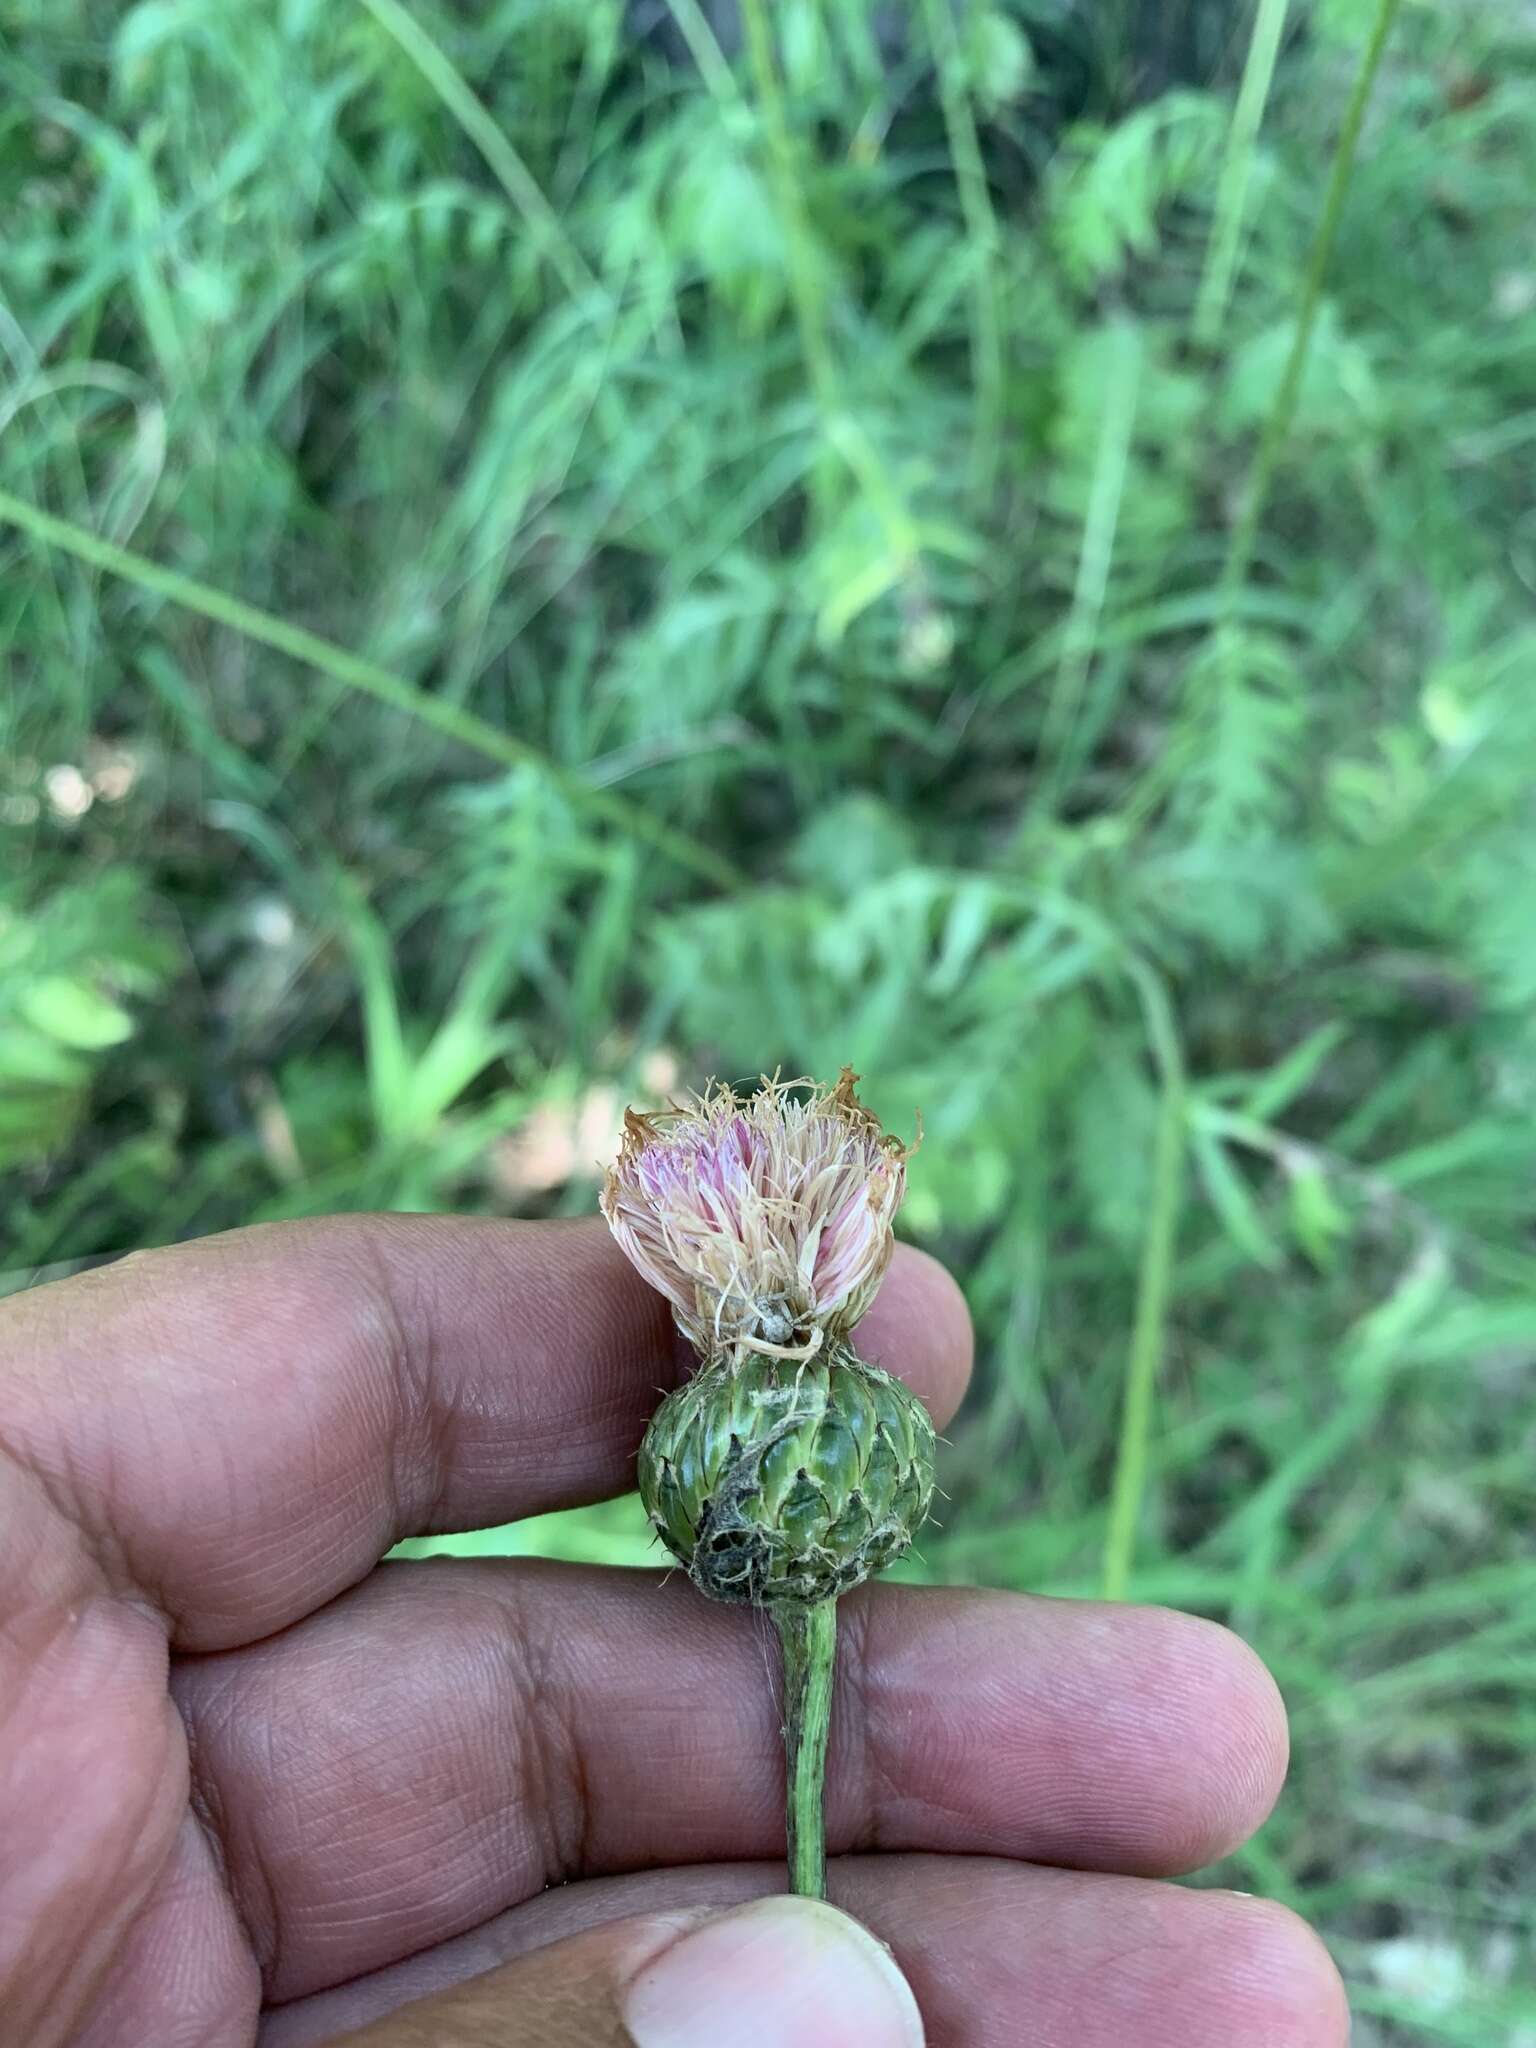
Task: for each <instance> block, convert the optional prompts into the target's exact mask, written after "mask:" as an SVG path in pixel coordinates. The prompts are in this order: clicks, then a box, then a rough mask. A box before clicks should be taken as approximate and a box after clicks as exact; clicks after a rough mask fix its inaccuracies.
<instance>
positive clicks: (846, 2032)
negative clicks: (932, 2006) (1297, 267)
mask: <svg viewBox="0 0 1536 2048" xmlns="http://www.w3.org/2000/svg"><path fill="white" fill-rule="evenodd" d="M850 2041H857V2042H858V2043H859V2048H923V2022H922V2019H921V2017H920V2016H919V2013H918V2010H917V2001H916V2000H915V1999H914V1998H913V1996H912V1993H911V1990H910V1988H909V1987H908V1985H907V1981H906V1979H905V1978H904V1977H903V1976H902V1974H901V1972H900V1971H899V1970H898V1969H897V1967H896V1965H895V1963H894V1962H893V1961H892V1959H891V1956H890V1953H889V1951H888V1950H886V1949H885V1948H883V1947H882V1946H881V1944H880V1943H879V1942H878V1941H876V1939H875V1937H874V1936H873V1935H872V1934H870V1933H868V1932H866V1930H865V1929H864V1928H862V1927H861V1926H860V1925H859V1924H858V1922H857V1921H856V1920H850V1919H849V1918H848V1916H847V1914H845V1913H839V1912H838V1911H837V1909H836V1908H835V1907H833V1906H827V1905H823V1904H822V1903H820V1902H819V1901H818V1900H814V1899H798V1898H785V1897H778V1898H768V1899H756V1900H754V1901H753V1903H752V1904H751V1905H748V1906H738V1907H736V1908H735V1909H734V1910H733V1911H731V1912H728V1913H716V1914H700V1913H648V1914H644V1915H642V1916H639V1917H637V1918H635V1919H632V1920H616V1921H614V1922H613V1923H612V1924H611V1925H609V1926H607V1927H597V1928H593V1929H591V1930H590V1931H589V1932H587V1933H585V1934H577V1935H572V1936H571V1937H570V1938H569V1939H568V1940H565V1941H558V1942H554V1943H552V1944H551V1945H550V1946H549V1947H548V1948H541V1949H536V1950H534V1951H533V1953H532V1954H530V1955H526V1956H523V1957H520V1958H519V1960H518V1961H516V1962H514V1963H508V1964H506V1965H505V1966H504V1967H503V1968H501V1969H499V1970H491V1971H489V1972H487V1973H486V1974H485V1975H484V1976H481V1977H472V1978H470V1979H468V1980H467V1981H466V1982H465V1983H463V1984H457V1985H455V1986H454V1987H453V1989H452V1990H450V1991H442V1992H439V1993H437V1994H436V1995H435V1996H434V1997H432V1998H425V1999H422V2000H421V2001H420V2002H419V2003H418V2004H415V2005H408V2006H403V2007H401V2009H400V2010H399V2011H398V2012H393V2013H390V2014H389V2015H388V2016H387V2017H386V2018H384V2019H381V2020H376V2021H375V2022H374V2023H373V2025H371V2026H368V2027H364V2028H363V2029H362V2030H361V2032H359V2033H353V2034H347V2035H346V2036H344V2037H343V2040H342V2041H338V2042H337V2043H336V2044H335V2048H722V2044H724V2043H729V2044H730V2048H847V2044H848V2043H849V2042H850Z"/></svg>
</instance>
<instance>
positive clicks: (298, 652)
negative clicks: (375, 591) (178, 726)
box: [0, 491, 747, 889]
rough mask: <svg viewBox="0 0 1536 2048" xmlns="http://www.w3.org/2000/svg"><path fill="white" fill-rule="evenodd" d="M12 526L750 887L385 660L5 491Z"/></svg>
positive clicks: (682, 861) (0, 520)
mask: <svg viewBox="0 0 1536 2048" xmlns="http://www.w3.org/2000/svg"><path fill="white" fill-rule="evenodd" d="M6 526H14V527H16V528H18V529H19V530H20V531H21V532H22V533H24V534H27V535H28V536H29V537H30V538H31V539H33V540H37V541H41V542H42V543H43V545H44V546H45V547H50V548H60V549H62V550H63V552H64V553H65V554H67V555H73V556H74V557H75V559H76V560H77V561H81V562H85V563H88V564H89V566H90V567H91V568H93V569H102V570H104V571H105V572H106V573H107V575H109V576H118V577H121V578H122V580H123V581H124V582H125V583H131V584H132V585H133V586H134V588H135V589H138V590H147V591H150V592H152V593H153V595H154V596H156V597H163V598H166V599H168V600H169V602H170V603H172V604H175V605H180V606H181V607H182V608H183V609H184V610H186V611H189V612H195V613H196V614H197V615H198V617H199V618H204V619H210V620H211V621H212V622H213V623H214V625H216V626H227V627H228V628H229V629H230V631H231V632H233V633H240V634H243V635H244V637H245V638H246V639H247V640H255V641H257V642H258V643H259V644H260V645H261V646H263V647H271V648H275V649H276V651H277V652H278V653H279V654H285V655H287V656H288V657H289V658H290V659H291V660H293V661H297V662H302V663H303V664H304V666H305V667H307V668H313V669H318V670H319V672H320V673H321V675H326V676H330V677H332V678H333V679H334V680H335V681H336V682H338V683H341V684H343V685H344V686H345V687H346V688H347V689H349V690H358V691H361V692H362V693H363V694H364V695H365V696H369V697H374V698H377V700H378V701H379V703H381V704H388V705H389V706H390V707H391V708H392V709H394V710H396V711H403V712H405V714H406V715H407V716H408V717H410V718H415V719H418V720H419V721H420V722H421V723H422V724H423V725H428V726H431V727H432V728H433V729H434V730H435V731H437V732H440V733H442V734H443V735H444V737H445V738H447V739H450V740H454V741H457V743H458V744H459V745H460V746H462V747H471V748H473V749H474V751H475V752H476V753H480V754H483V755H485V757H486V759H487V760H490V761H498V762H500V763H501V765H502V766H503V767H504V768H531V769H533V770H535V771H536V772H537V773H538V774H539V775H541V776H542V777H543V778H544V780H545V781H546V782H547V783H548V784H549V785H550V787H551V788H552V789H557V790H558V791H559V792H560V794H561V795H562V796H563V797H564V798H565V799H566V801H567V802H568V803H570V804H571V805H573V806H575V807H576V808H578V809H581V810H584V811H585V812H587V814H588V815H589V816H591V817H597V818H601V819H603V820H604V821H605V822H606V823H607V824H610V825H612V826H613V827H614V828H615V829H616V830H618V831H620V832H622V833H624V834H625V835H626V836H627V837H629V838H631V839H638V840H642V841H643V842H644V843H645V844H646V845H648V846H653V847H654V848H655V849H656V851H657V852H658V853H664V854H666V855H667V856H668V857H669V858H670V859H672V860H675V861H676V862H677V864H678V865H679V867H685V868H689V869H691V870H692V872H693V873H694V874H696V875H699V876H701V877H702V878H703V879H704V880H705V881H707V882H713V883H714V884H715V885H716V887H717V888H721V889H742V888H745V887H746V886H747V880H746V877H745V876H744V874H743V873H742V870H741V869H740V868H738V867H737V866H736V864H735V862H734V861H730V860H727V859H726V857H725V855H724V854H720V853H716V852H715V851H714V849H713V848H712V847H709V846H705V845H704V844H702V842H700V841H699V840H696V839H693V838H690V837H689V835H688V834H687V833H685V832H679V831H677V830H676V829H675V828H674V827H673V826H671V825H666V824H663V823H662V821H661V820H660V819H659V818H656V817H653V816H652V815H651V813H650V812H649V811H648V810H646V809H645V808H644V807H643V806H642V805H640V804H637V803H630V802H629V801H627V800H626V799H625V798H624V797H620V796H614V795H613V794H612V793H611V792H610V791H608V790H606V789H596V788H594V787H593V786H592V785H591V784H590V783H588V782H586V781H584V780H583V779H582V777H581V776H579V775H577V774H575V773H573V772H572V771H571V770H570V769H569V768H565V767H562V766H561V764H560V763H559V762H558V761H554V760H551V758H550V757H549V755H547V754H545V753H544V752H543V751H542V750H541V749H540V748H538V747H536V746H534V745H532V744H531V742H530V741H528V740H523V739H518V738H517V736H516V735H515V734H513V733H509V732H503V731H502V730H501V728H500V727H499V726H495V725H490V724H488V723H487V722H486V720H485V719H483V718H477V717H476V715H475V714H474V712H472V711H465V710H463V709H461V707H460V706H459V705H457V704H454V703H452V702H450V701H449V700H448V699H447V698H445V697H435V696H433V695H431V694H430V693H429V692H428V691H426V690H419V689H418V688H417V687H416V685H415V684H414V683H411V682H408V681H407V680H406V678H405V677H404V676H398V675H395V674H394V673H393V672H392V671H391V670H390V669H387V668H381V667H380V666H379V664H378V663H377V662H376V661H365V660H364V659H363V658H362V656H361V655H357V654H352V653H349V652H348V650H347V649H346V648H345V647H337V646H336V645H335V644H334V643H333V642H332V641H329V640H322V639H321V637H320V635H319V634H318V633H311V632H309V631H308V630H307V628H305V627H303V626H294V625H290V624H289V622H288V620H286V619H281V618H277V617H275V616H274V615H273V614H272V613H271V612H264V611H261V610H259V609H258V608H257V606H255V605H253V604H246V603H245V602H244V601H243V600H242V599H241V598H238V597H231V596H230V595H229V593H228V592H227V591H224V590H218V589H216V588H215V587H214V585H212V584H211V583H199V582H198V581H197V579H196V578H195V577H192V576H183V575H182V573H181V571H180V570H179V569H166V568H163V567H162V566H161V565H160V563H158V562H152V561H150V560H148V559H147V558H146V557H145V556H143V555H136V554H133V553H131V552H130V551H129V549H127V548H120V547H118V546H117V544H116V543H115V542H114V541H110V540H103V539H101V537H100V536H99V535H98V534H94V533H91V532H89V531H88V530H87V529H86V528H85V527H83V526H77V525H76V524H75V522H74V521H73V520H71V519H56V518H55V517H54V516H53V514H52V513H51V512H44V511H43V510H41V508H40V507H38V506H36V505H29V504H28V503H27V502H26V500H25V499H23V498H16V497H13V496H12V495H11V493H10V492H9V491H0V528H3V527H6Z"/></svg>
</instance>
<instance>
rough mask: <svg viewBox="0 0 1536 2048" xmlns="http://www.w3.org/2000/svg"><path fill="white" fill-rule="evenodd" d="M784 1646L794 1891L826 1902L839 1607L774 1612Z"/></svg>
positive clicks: (827, 1603)
mask: <svg viewBox="0 0 1536 2048" xmlns="http://www.w3.org/2000/svg"><path fill="white" fill-rule="evenodd" d="M772 1612H773V1619H774V1622H775V1624H776V1626H777V1628H778V1631H779V1641H780V1642H781V1643H782V1644H783V1646H784V1762H785V1767H786V1777H785V1798H784V1811H785V1815H786V1818H787V1820H788V1823H789V1888H790V1890H791V1891H792V1892H797V1893H799V1895H800V1896H801V1897H802V1898H806V1899H824V1898H825V1897H826V1896H827V1836H826V1827H825V1824H824V1821H823V1818H822V1786H823V1783H824V1781H825V1779H826V1774H827V1731H828V1728H829V1727H830V1725H831V1721H832V1669H833V1665H834V1663H835V1662H836V1658H837V1602H836V1601H835V1600H817V1601H814V1602H813V1603H811V1604H810V1605H809V1606H787V1605H786V1606H782V1607H775V1608H774V1609H773V1610H772Z"/></svg>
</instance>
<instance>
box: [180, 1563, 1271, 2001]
mask: <svg viewBox="0 0 1536 2048" xmlns="http://www.w3.org/2000/svg"><path fill="white" fill-rule="evenodd" d="M840 1616H841V1628H840V1634H841V1644H840V1650H839V1658H838V1693H837V1699H836V1703H835V1706H834V1711H833V1739H832V1750H831V1755H830V1759H829V1766H828V1788H827V1828H828V1835H829V1840H830V1844H831V1847H832V1849H833V1850H834V1852H841V1851H846V1850H850V1849H855V1850H857V1849H882V1850H914V1849H917V1850H946V1851H953V1852H956V1853H959V1854H962V1855H978V1854H997V1855H1006V1856H1017V1857H1028V1858H1031V1859H1034V1860H1038V1861H1050V1862H1057V1863H1070V1864H1078V1865H1086V1866H1091V1867H1102V1868H1107V1869H1121V1870H1131V1871H1148V1872H1162V1871H1172V1870H1180V1869H1187V1868H1190V1867H1192V1866H1194V1865H1197V1864H1200V1863H1203V1862H1206V1861H1208V1860H1210V1859H1211V1858H1213V1857H1215V1856H1217V1855H1220V1854H1221V1853H1223V1852H1224V1851H1225V1850H1227V1849H1229V1848H1231V1847H1232V1846H1234V1845H1235V1844H1236V1843H1237V1842H1239V1841H1241V1840H1242V1839H1243V1838H1244V1837H1245V1836H1246V1835H1247V1834H1248V1833H1249V1832H1251V1830H1252V1829H1253V1828H1254V1827H1256V1826H1257V1825H1258V1823H1259V1822H1260V1820H1262V1819H1263V1817H1264V1815H1265V1814H1266V1813H1267V1812H1268V1810H1269V1808H1270V1805H1271V1804H1272V1802H1273V1799H1274V1797H1275V1793H1276V1791H1277V1789H1278V1786H1279V1782H1280V1779H1281V1776H1282V1775H1283V1771H1284V1764H1285V1724H1284V1715H1283V1710H1282V1708H1281V1706H1280V1702H1279V1698H1278V1695H1277V1693H1276V1691H1275V1688H1274V1685H1273V1683H1272V1681H1271V1680H1270V1678H1269V1676H1268V1674H1267V1673H1266V1672H1265V1670H1264V1668H1263V1666H1262V1665H1261V1664H1260V1663H1259V1661H1258V1659H1257V1658H1256V1657H1254V1656H1253V1654H1252V1653H1251V1652H1250V1651H1249V1650H1247V1649H1246V1648H1245V1647H1244V1646H1243V1645H1242V1644H1241V1643H1240V1642H1239V1641H1238V1640H1237V1638H1236V1637H1234V1636H1232V1635H1229V1634H1228V1633H1227V1631H1226V1630H1224V1629H1220V1628H1217V1627H1215V1626H1214V1625H1213V1624H1211V1623H1208V1622H1203V1621H1197V1620H1193V1619H1191V1618H1189V1617H1187V1616H1183V1615H1177V1614H1172V1613H1168V1612H1166V1611H1164V1610H1159V1609H1152V1608H1133V1607H1099V1606H1094V1605H1090V1604H1087V1603H1077V1602H1069V1601H1053V1600H1035V1599H1029V1598H1025V1597H1023V1596H1019V1595H1012V1594H1005V1593H976V1592H951V1591H939V1590H929V1589H920V1588H913V1587H889V1586H884V1587H882V1586H877V1587H873V1588H869V1589H866V1590H865V1591H864V1592H863V1593H861V1594H856V1595H852V1596H850V1597H849V1598H848V1599H847V1600H845V1601H844V1602H843V1603H842V1604H841V1607H840ZM771 1666H772V1652H771V1649H770V1644H769V1631H768V1630H767V1628H766V1625H765V1623H764V1621H763V1619H762V1617H761V1616H756V1615H753V1614H751V1613H748V1612H745V1611H742V1610H735V1609H726V1608H720V1607H715V1606H711V1605H709V1604H708V1603H707V1602H705V1601H702V1600H700V1599H699V1597H698V1595H697V1594H696V1593H695V1592H694V1591H693V1589H692V1587H691V1586H689V1585H688V1584H687V1583H686V1582H685V1581H684V1580H682V1579H681V1578H678V1577H674V1578H673V1579H672V1580H671V1581H670V1582H668V1583H665V1584H659V1583H658V1582H657V1580H656V1579H655V1578H654V1577H653V1576H652V1575H651V1574H649V1573H638V1572H607V1571H599V1570H593V1569H589V1568H576V1567H570V1566H561V1565H552V1564H549V1563H533V1562H527V1563H519V1564H516V1565H509V1564H507V1563H504V1562H498V1561H494V1560H482V1561H473V1562H471V1561H450V1560H446V1559H437V1560H434V1561H431V1562H428V1563H424V1564H404V1565H391V1566H388V1567H386V1568H385V1569H384V1570H383V1571H382V1572H380V1573H378V1574H376V1575H375V1577H374V1578H373V1579H371V1580H370V1581H369V1582H368V1584H367V1585H366V1586H364V1587H362V1588H360V1589H358V1590H357V1591H356V1592H354V1593H351V1594H349V1595H347V1597H346V1598H345V1599H344V1600H341V1601H338V1602H337V1603H336V1604H335V1605H334V1606H333V1607H331V1608H328V1609H327V1610H326V1612H325V1613H323V1614H320V1615H316V1616H314V1617H313V1618H312V1619H311V1620H309V1621H307V1622H305V1623H303V1624H302V1625H301V1626H299V1627H297V1628H295V1629H292V1630H290V1631H289V1632H288V1634H287V1635H285V1636H283V1637H280V1638H277V1639H275V1640H273V1641H271V1642H268V1643H263V1644H258V1645H256V1646H254V1647H253V1648H251V1649H249V1650H245V1651H240V1652H235V1653H231V1654H229V1655H226V1656H222V1657H217V1658H209V1659H194V1660H190V1661H188V1662H187V1663H185V1664H184V1665H182V1666H181V1667H180V1669H179V1671H178V1672H177V1674H176V1680H175V1684H176V1693H177V1702H178V1704H179V1706H180V1707H181V1710H182V1713H183V1716H184V1717H185V1719H186V1721H187V1725H188V1730H189V1734H190V1737H191V1749H192V1755H193V1757H194V1760H195V1764H194V1769H195V1774H196V1784H197V1787H198V1793H197V1796H198V1798H199V1799H200V1801H201V1803H202V1805H203V1807H204V1809H205V1810H206V1812H207V1813H208V1814H209V1815H210V1816H211V1818H212V1819H213V1821H214V1823H215V1824H216V1825H217V1827H218V1829H219V1833H220V1839H221V1842H222V1845H223V1860H224V1864H225V1868H226V1871H227V1873H228V1877H229V1882H230V1884H231V1887H232V1889H233V1892H234V1896H235V1899H236V1902H237V1904H238V1906H239V1908H240V1911H241V1914H242V1917H243V1919H244V1921H245V1924H246V1926H247V1928H248V1929H249V1931H250V1934H251V1937H252V1940H253V1942H254V1943H255V1946H256V1950H257V1954H258V1956H259V1957H260V1958H261V1960H262V1962H263V1964H264V1967H265V1971H266V1985H267V1995H268V1997H269V1998H291V1997H295V1996H297V1995H298V1994H300V1993H302V1992H306V1991H310V1990H315V1989H318V1988H319V1987H321V1986H322V1985H325V1984H330V1983H337V1982H340V1981H341V1980H343V1979H344V1978H347V1977H351V1976H355V1975H357V1974H359V1973H361V1972H362V1971H365V1970H370V1969H374V1968H377V1967H379V1966H381V1965H382V1964H384V1963H387V1962H389V1961H391V1960H393V1959H394V1958H396V1957H398V1956H400V1955H403V1954H406V1953H408V1952H409V1951H410V1950H412V1949H414V1948H419V1947H422V1946H423V1945H425V1944H426V1943H428V1942H432V1941H440V1940H443V1939H446V1938H447V1937H449V1936H450V1935H453V1934H456V1933H459V1932H460V1931H462V1930H463V1929H465V1928H468V1927H473V1926H475V1925H476V1924H477V1923H478V1922H480V1921H482V1920H485V1919H487V1918H489V1917H490V1915H492V1914H493V1913H496V1912H498V1911H500V1910H502V1909H503V1908H505V1907H507V1906H510V1905H512V1904H514V1903H515V1902H516V1901H518V1900H519V1899H523V1898H529V1897H532V1896H533V1895H534V1894H536V1893H537V1892H539V1891H540V1890H542V1889H543V1888H544V1886H545V1885H547V1884H551V1883H559V1882H562V1881H564V1880H567V1879H570V1878H575V1877H585V1876H591V1875H594V1874H598V1873H605V1872H612V1871H623V1870H632V1869H636V1868H639V1867H642V1866H644V1865H647V1864H653V1863H684V1862H696V1861H701V1860H704V1859H707V1858H710V1857H720V1858H726V1857H735V1856H741V1855H747V1856H763V1857H776V1856H777V1857H781V1856H782V1855H783V1842H784V1833H783V1829H784V1821H783V1792H782V1786H783V1760H782V1754H781V1747H780V1735H779V1716H778V1709H777V1705H776V1701H775V1698H774V1687H773V1678H772V1668H771Z"/></svg>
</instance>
